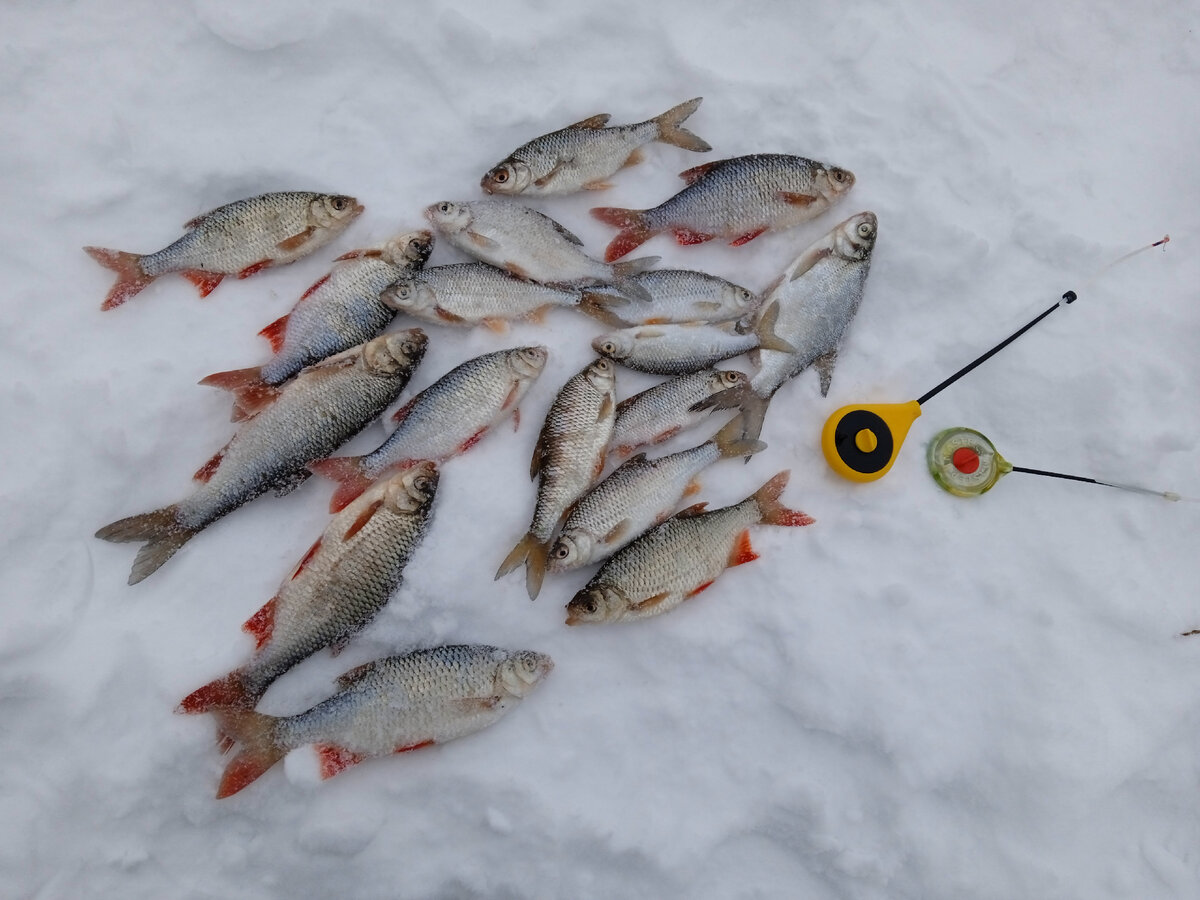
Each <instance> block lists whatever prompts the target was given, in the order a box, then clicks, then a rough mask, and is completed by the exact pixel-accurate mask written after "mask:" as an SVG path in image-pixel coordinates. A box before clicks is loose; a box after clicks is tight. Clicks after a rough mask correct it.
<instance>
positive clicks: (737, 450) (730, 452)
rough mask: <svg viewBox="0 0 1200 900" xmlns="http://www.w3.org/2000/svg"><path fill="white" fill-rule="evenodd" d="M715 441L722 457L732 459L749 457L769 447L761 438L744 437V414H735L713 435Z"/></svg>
mask: <svg viewBox="0 0 1200 900" xmlns="http://www.w3.org/2000/svg"><path fill="white" fill-rule="evenodd" d="M713 441H714V442H715V443H716V445H717V450H718V451H719V452H720V454H721V459H732V458H734V457H736V456H744V457H746V459H749V458H750V457H751V456H753V455H754V454H755V453H760V452H762V451H763V450H766V449H767V445H766V444H764V443H763V442H762V441H759V440H746V439H745V438H743V437H742V415H741V413H739V414H738V415H736V416H734V417H733V418H732V419H730V420H729V421H728V422H726V423H725V426H724V427H723V428H722V429H721V430H720V431H718V432H717V433H716V434H715V435H713Z"/></svg>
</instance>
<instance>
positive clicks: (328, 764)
mask: <svg viewBox="0 0 1200 900" xmlns="http://www.w3.org/2000/svg"><path fill="white" fill-rule="evenodd" d="M316 751H317V758H318V759H319V760H320V761H321V780H322V781H324V780H325V779H327V778H332V777H333V776H334V775H336V774H337V773H338V772H342V771H345V770H346V769H348V768H350V767H351V766H357V765H358V764H359V763H360V762H362V761H363V760H364V759H366V758H367V757H366V756H365V755H364V754H362V753H356V752H355V751H354V750H347V749H346V748H345V747H339V746H337V745H336V744H317V745H316Z"/></svg>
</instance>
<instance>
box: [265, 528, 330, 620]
mask: <svg viewBox="0 0 1200 900" xmlns="http://www.w3.org/2000/svg"><path fill="white" fill-rule="evenodd" d="M322 540H324V538H323V537H319V538H317V539H316V540H315V541H313V545H312V546H311V547H309V548H308V551H307V552H306V553H305V554H304V556H303V557H302V558H301V559H300V562H298V563H296V567H295V568H294V569H292V574H291V577H290V578H288V581H295V580H296V579H297V578H299V577H300V573H301V572H303V571H304V569H305V567H307V566H308V564H309V563H310V562H312V560H313V557H314V556H316V555H317V551H318V550H320V549H321V541H322ZM274 599H276V600H278V599H279V598H278V597H275V598H274ZM263 609H266V607H263ZM272 615H274V612H272ZM246 624H247V625H249V624H250V623H249V622H247V623H246Z"/></svg>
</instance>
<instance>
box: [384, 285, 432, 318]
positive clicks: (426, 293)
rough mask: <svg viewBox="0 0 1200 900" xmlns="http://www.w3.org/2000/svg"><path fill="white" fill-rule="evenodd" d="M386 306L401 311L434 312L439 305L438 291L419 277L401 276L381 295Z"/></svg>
mask: <svg viewBox="0 0 1200 900" xmlns="http://www.w3.org/2000/svg"><path fill="white" fill-rule="evenodd" d="M379 299H380V301H381V302H382V303H383V305H384V306H388V307H391V308H392V309H395V310H399V311H400V312H407V313H417V312H428V313H432V312H433V311H434V309H435V308H436V307H437V292H436V291H434V289H433V287H432V286H430V285H429V284H428V283H426V282H424V281H421V280H420V279H419V278H401V279H400V280H399V281H396V282H393V283H392V285H391V286H390V287H388V288H386V289H384V291H383V292H382V293H381V294H380V295H379Z"/></svg>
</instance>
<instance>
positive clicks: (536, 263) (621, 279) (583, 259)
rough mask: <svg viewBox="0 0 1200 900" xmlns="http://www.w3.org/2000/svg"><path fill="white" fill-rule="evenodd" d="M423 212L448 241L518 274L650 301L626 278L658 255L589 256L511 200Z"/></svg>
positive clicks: (446, 204)
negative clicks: (616, 259)
mask: <svg viewBox="0 0 1200 900" xmlns="http://www.w3.org/2000/svg"><path fill="white" fill-rule="evenodd" d="M425 216H426V218H428V219H429V221H430V222H432V223H433V224H434V226H435V227H436V228H437V230H438V231H439V232H441V234H442V236H443V237H445V238H446V240H447V241H448V242H449V243H450V244H452V245H453V246H455V247H457V248H458V249H459V250H461V251H463V252H464V253H467V254H469V255H471V256H474V257H475V258H476V259H481V260H483V261H484V262H486V263H491V264H492V265H493V266H498V267H499V268H501V269H504V270H505V271H506V272H510V273H512V274H513V275H516V276H517V277H518V278H524V279H526V280H528V281H536V282H537V283H538V284H549V285H554V286H557V287H575V288H578V287H589V286H592V285H599V284H611V285H614V286H615V287H616V289H617V290H618V291H620V292H621V293H622V294H624V295H625V296H627V297H632V298H633V299H635V300H649V299H650V295H649V294H647V293H646V291H645V289H644V288H642V286H641V285H639V284H638V283H637V282H636V281H633V280H632V279H631V278H629V276H630V275H634V274H636V273H638V272H641V271H643V270H644V269H648V268H650V266H652V265H654V264H655V263H656V262H658V257H657V256H648V257H643V258H642V259H632V260H629V261H627V262H623V263H619V264H617V265H609V264H608V263H603V262H600V260H598V259H592V257H590V256H588V255H587V254H586V253H584V252H583V250H582V249H581V248H582V247H583V241H581V240H580V239H579V238H578V237H576V236H575V235H574V234H572V233H571V232H570V231H568V230H567V229H566V228H564V227H563V226H562V225H560V224H558V223H557V222H555V221H554V220H553V219H551V218H550V217H549V216H546V215H543V214H542V213H540V212H538V211H537V210H535V209H530V208H529V207H528V206H522V205H521V204H519V203H514V202H512V201H511V200H476V201H474V202H472V203H451V202H449V201H448V200H443V201H442V202H441V203H434V204H433V205H432V206H430V207H428V208H427V209H426V210H425Z"/></svg>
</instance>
